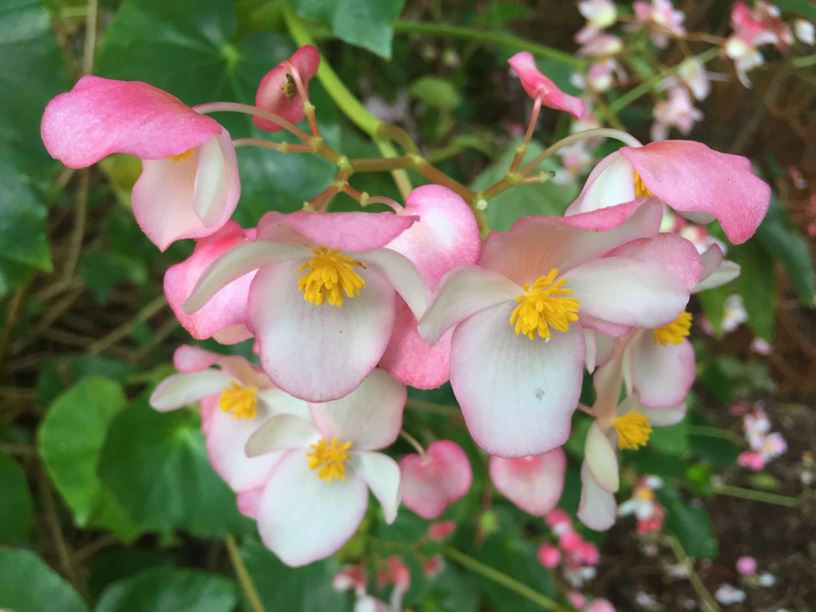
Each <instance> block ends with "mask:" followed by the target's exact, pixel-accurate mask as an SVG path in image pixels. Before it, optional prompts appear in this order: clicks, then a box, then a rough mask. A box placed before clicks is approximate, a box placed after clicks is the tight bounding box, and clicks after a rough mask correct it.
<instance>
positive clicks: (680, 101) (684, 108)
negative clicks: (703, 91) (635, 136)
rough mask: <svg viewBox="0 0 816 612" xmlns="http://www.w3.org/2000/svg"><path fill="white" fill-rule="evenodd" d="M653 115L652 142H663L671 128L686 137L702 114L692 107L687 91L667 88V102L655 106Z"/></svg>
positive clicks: (663, 101)
mask: <svg viewBox="0 0 816 612" xmlns="http://www.w3.org/2000/svg"><path fill="white" fill-rule="evenodd" d="M653 113H654V118H655V122H654V123H653V124H652V131H651V136H652V140H664V139H665V138H666V137H667V136H668V135H669V129H670V128H672V127H674V128H677V130H678V131H679V132H680V133H681V134H683V135H686V134H688V133H689V132H690V131H691V129H692V128H693V127H694V124H695V123H696V122H697V121H700V119H702V118H703V113H702V112H700V110H699V109H697V108H695V107H694V104H693V103H692V101H691V96H690V95H689V92H688V90H687V89H686V88H685V87H680V86H675V87H671V88H669V98H668V100H661V101H660V102H658V103H657V104H655V106H654V110H653Z"/></svg>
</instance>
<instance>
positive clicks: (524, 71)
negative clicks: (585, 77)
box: [507, 51, 584, 119]
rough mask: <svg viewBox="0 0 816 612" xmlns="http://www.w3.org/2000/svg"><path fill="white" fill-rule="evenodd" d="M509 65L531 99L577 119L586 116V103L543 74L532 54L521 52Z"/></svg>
mask: <svg viewBox="0 0 816 612" xmlns="http://www.w3.org/2000/svg"><path fill="white" fill-rule="evenodd" d="M507 63H508V64H510V66H512V67H513V70H515V71H516V74H517V75H518V77H519V79H520V80H521V86H522V87H524V91H526V92H527V94H528V95H529V96H530V97H531V98H533V99H534V100H535V99H538V100H541V103H542V104H543V105H544V106H546V107H548V108H554V109H557V110H563V111H567V112H568V113H569V114H571V115H573V116H574V117H575V118H576V119H580V118H581V117H583V116H584V103H583V102H581V100H579V99H578V98H576V97H575V96H570V95H569V94H565V93H564V92H563V91H561V90H560V89H559V88H558V85H556V84H555V83H553V82H552V81H551V80H550V79H549V78H547V77H546V76H544V75H543V74H541V72H540V71H539V69H538V67H537V66H536V63H535V59H533V54H532V53H530V52H529V51H520V52H519V53H516V54H515V55H514V56H513V57H511V58H510V59H509V60H507Z"/></svg>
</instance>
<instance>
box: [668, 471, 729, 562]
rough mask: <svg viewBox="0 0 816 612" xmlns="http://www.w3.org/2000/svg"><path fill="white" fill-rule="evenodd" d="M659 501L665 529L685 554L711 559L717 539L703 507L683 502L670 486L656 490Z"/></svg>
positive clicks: (715, 550) (715, 549)
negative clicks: (662, 507)
mask: <svg viewBox="0 0 816 612" xmlns="http://www.w3.org/2000/svg"><path fill="white" fill-rule="evenodd" d="M657 497H658V499H659V500H660V503H661V504H663V506H664V507H665V508H666V522H665V524H664V528H665V529H666V531H667V532H668V533H670V534H672V535H673V536H675V537H676V538H677V540H678V541H679V542H680V544H681V545H682V546H683V549H684V550H685V551H686V554H687V555H688V556H689V557H693V558H695V559H713V558H715V557H716V556H717V540H716V539H715V538H714V536H713V534H712V533H711V521H710V520H709V518H708V512H706V510H705V508H703V507H696V506H692V505H690V504H687V503H685V502H684V501H683V500H682V499H681V498H680V494H679V493H678V492H677V490H676V489H674V488H673V487H671V486H668V485H667V486H664V487H663V488H661V489H658V491H657Z"/></svg>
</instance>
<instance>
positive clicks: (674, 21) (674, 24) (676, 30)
mask: <svg viewBox="0 0 816 612" xmlns="http://www.w3.org/2000/svg"><path fill="white" fill-rule="evenodd" d="M633 6H634V9H635V19H637V21H638V22H639V23H640V24H642V25H643V26H645V27H647V28H649V30H650V32H651V39H652V42H653V43H654V44H655V45H657V46H658V47H665V46H666V45H667V44H669V36H684V35H685V33H686V28H685V27H683V21H684V20H685V18H686V16H685V15H684V14H683V11H679V10H675V8H674V6H673V5H672V3H671V0H652V1H651V3H649V2H643V1H640V0H639V1H638V2H635V3H634V5H633Z"/></svg>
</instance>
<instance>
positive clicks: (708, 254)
mask: <svg viewBox="0 0 816 612" xmlns="http://www.w3.org/2000/svg"><path fill="white" fill-rule="evenodd" d="M700 259H701V260H702V262H703V272H702V274H700V282H699V283H697V284H696V285H695V286H694V289H693V290H692V293H700V292H701V291H706V290H708V289H714V288H715V287H720V286H721V285H725V284H727V283H730V282H731V281H732V280H734V279H735V278H737V277H738V276H739V275H740V267H739V264H736V263H734V262H733V261H726V260H724V259H723V252H722V249H721V248H720V247H719V246H718V245H716V244H712V245H711V246H710V247H708V248H707V249H706V250H705V251H704V252H703V253H702V254H701V255H700Z"/></svg>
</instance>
